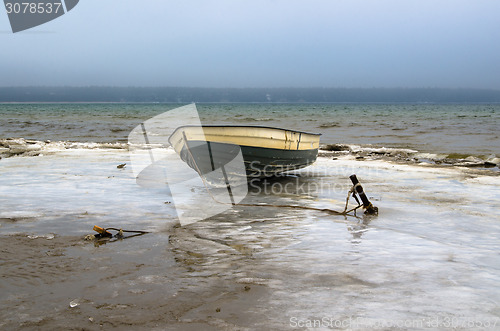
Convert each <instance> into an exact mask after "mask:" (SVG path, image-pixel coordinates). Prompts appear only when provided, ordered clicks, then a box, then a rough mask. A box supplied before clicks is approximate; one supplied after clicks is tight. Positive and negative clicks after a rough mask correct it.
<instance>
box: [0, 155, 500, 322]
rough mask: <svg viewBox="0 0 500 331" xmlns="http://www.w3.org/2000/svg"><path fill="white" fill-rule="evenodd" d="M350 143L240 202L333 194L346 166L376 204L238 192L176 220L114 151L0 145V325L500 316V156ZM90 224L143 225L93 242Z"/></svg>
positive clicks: (343, 189)
mask: <svg viewBox="0 0 500 331" xmlns="http://www.w3.org/2000/svg"><path fill="white" fill-rule="evenodd" d="M358 156H360V155H347V156H342V155H337V154H325V156H324V157H322V158H319V159H318V161H317V163H316V164H315V165H313V166H311V167H308V168H306V169H304V170H303V171H301V172H300V176H295V177H293V176H291V177H289V178H283V179H282V180H283V182H282V185H281V187H288V188H290V189H291V192H273V194H270V195H266V194H265V193H262V194H250V195H249V197H248V199H246V200H245V201H244V202H257V203H262V202H265V203H276V204H279V205H284V204H294V205H295V204H301V205H307V206H312V207H318V208H324V207H327V208H333V209H338V208H340V209H342V207H343V204H344V201H345V200H344V199H345V196H346V193H347V191H348V189H349V188H350V183H349V180H348V176H349V175H350V174H352V173H356V174H358V177H359V178H360V180H361V182H362V184H363V185H364V187H365V189H366V190H367V192H368V194H369V196H370V198H373V202H374V204H375V205H376V206H378V207H379V209H380V214H379V216H378V217H376V218H367V217H359V218H355V217H347V218H345V217H340V216H332V215H327V214H325V213H322V212H319V211H314V210H296V209H287V208H282V209H280V208H259V207H253V208H252V207H245V206H237V207H235V208H233V209H231V210H228V211H226V212H225V213H222V214H220V215H217V216H214V217H212V218H210V219H207V220H204V221H200V222H197V223H193V224H190V225H188V226H183V227H181V226H179V225H177V221H176V220H175V219H173V218H170V217H169V216H168V215H167V214H165V213H164V211H165V210H164V209H165V208H167V209H168V208H172V207H171V205H169V204H165V203H164V201H165V199H166V197H165V196H162V195H161V194H160V195H159V197H158V198H157V199H156V200H155V199H153V197H154V196H155V195H156V194H157V193H161V192H154V191H153V192H152V193H151V195H146V193H145V192H144V191H143V190H142V189H141V188H139V187H138V186H137V185H136V184H135V181H134V180H133V179H131V178H132V176H131V174H130V170H128V167H125V168H124V169H117V165H119V164H122V163H125V162H127V161H126V152H125V151H119V150H118V151H114V150H113V151H73V152H72V151H67V152H64V153H61V154H60V155H59V154H58V155H51V156H44V157H41V158H22V157H20V158H16V157H12V158H8V159H6V160H2V162H4V163H3V165H4V168H3V170H4V171H5V172H6V173H7V172H8V177H6V176H4V177H3V178H0V179H2V180H4V182H3V183H4V184H5V186H4V188H5V189H4V190H3V192H2V194H3V195H2V196H1V198H2V199H3V203H4V206H5V205H9V206H10V210H8V211H4V210H2V211H0V212H1V214H0V230H1V231H2V232H1V235H0V247H1V248H0V250H1V255H0V256H1V258H0V306H1V307H2V309H1V311H0V329H1V330H33V329H43V330H54V329H68V330H104V329H106V330H108V329H116V330H136V329H151V330H245V329H248V330H287V329H305V328H307V323H308V322H309V321H323V319H324V318H326V321H333V319H334V320H335V321H340V322H349V321H351V319H353V320H355V321H357V322H359V323H358V324H355V325H353V324H343V326H341V327H340V328H341V329H342V328H343V329H349V328H351V329H362V330H363V329H370V326H371V327H373V326H377V324H376V323H382V322H383V321H385V322H387V323H389V324H387V325H389V326H391V325H392V326H394V325H396V324H395V323H407V322H408V323H420V324H416V325H417V327H405V328H404V329H415V330H418V329H422V328H423V327H418V326H424V327H427V326H429V329H443V328H445V326H446V324H443V323H446V322H447V321H454V322H457V324H456V325H454V326H455V328H456V329H463V330H466V329H470V327H468V326H470V325H471V324H470V323H473V324H474V323H475V324H474V325H475V326H477V327H480V326H481V325H482V326H485V325H489V326H490V327H489V328H490V329H494V328H493V327H492V326H493V325H494V323H496V325H500V321H499V319H500V304H499V303H500V292H499V291H498V288H500V271H499V269H498V265H500V264H499V263H500V259H499V256H498V250H499V242H500V241H499V238H500V217H499V214H498V210H499V207H500V206H499V202H498V201H500V200H499V199H498V198H499V197H500V191H499V187H500V186H499V177H498V175H497V173H498V172H497V171H495V170H491V169H477V168H463V167H448V166H444V165H440V166H436V165H431V164H427V165H418V164H417V165H415V163H414V162H407V161H404V162H402V163H395V162H392V161H390V162H388V160H385V159H384V158H378V156H377V157H374V156H370V155H365V156H363V157H364V158H363V159H357V157H358ZM361 156H362V155H361ZM333 158H336V159H333ZM370 158H374V159H372V160H370ZM33 160H36V161H37V162H36V163H35V162H33ZM124 160H125V161H124ZM87 169H88V170H89V171H84V170H87ZM491 171H493V172H491ZM485 172H488V174H486V173H485ZM288 183H292V185H291V186H288V185H287V184H288ZM308 184H312V185H311V186H310V188H311V190H310V191H308V192H306V193H304V194H301V193H300V189H299V188H301V187H302V188H304V187H309V186H307V185H308ZM37 185H38V186H37ZM304 185H305V186H304ZM270 187H271V188H272V186H270ZM34 188H37V189H34ZM42 189H45V191H43V190H42ZM40 190H42V191H40ZM39 191H40V192H39ZM116 192H120V194H117V193H116ZM252 193H256V192H252ZM141 196H142V198H141V199H139V197H141ZM131 197H134V198H136V199H137V200H131V199H130V198H131ZM28 203H29V204H28ZM157 206H161V207H162V208H158V210H155V209H154V208H152V207H157ZM127 208H128V209H127ZM2 215H3V216H2ZM94 224H97V225H100V226H104V227H110V226H115V227H122V226H123V227H124V228H125V229H130V230H148V231H151V233H148V234H146V235H143V236H139V237H134V238H130V239H125V240H122V241H115V242H110V243H107V244H105V245H100V246H95V245H94V243H93V242H91V241H85V240H84V239H83V237H84V235H85V234H88V233H91V232H92V225H94ZM134 227H135V228H134ZM69 234H71V235H69ZM363 321H364V322H365V323H364V324H363V323H361V322H363ZM435 321H438V322H440V323H441V324H436V325H437V327H434V328H433V327H432V326H433V325H434V322H435ZM391 323H392V324H391ZM481 323H482V324H481ZM486 323H489V324H486ZM378 325H380V324H378ZM329 326H332V327H331V328H333V326H334V325H333V324H329ZM379 329H391V327H385V328H384V327H379ZM393 329H394V327H393ZM486 329H488V328H486Z"/></svg>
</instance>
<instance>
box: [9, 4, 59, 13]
mask: <svg viewBox="0 0 500 331" xmlns="http://www.w3.org/2000/svg"><path fill="white" fill-rule="evenodd" d="M61 5H62V3H61V2H21V3H19V2H15V3H10V2H7V3H5V8H6V9H7V14H11V13H14V14H21V13H22V14H52V13H55V14H57V13H58V12H59V10H60V9H61Z"/></svg>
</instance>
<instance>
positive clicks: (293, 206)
mask: <svg viewBox="0 0 500 331" xmlns="http://www.w3.org/2000/svg"><path fill="white" fill-rule="evenodd" d="M183 138H184V143H185V145H186V149H187V152H188V153H189V156H190V157H191V159H192V160H193V164H194V166H195V167H196V171H197V172H198V174H200V177H201V179H202V181H203V186H205V189H206V190H207V192H208V194H209V195H210V197H211V198H212V200H214V201H215V202H216V203H220V204H224V205H232V206H234V205H235V204H234V203H231V204H229V203H227V202H224V201H218V200H217V198H216V197H215V196H214V195H213V194H212V192H210V189H209V186H208V184H207V181H206V179H205V177H204V176H203V175H202V174H201V171H200V168H199V167H198V165H197V163H196V160H195V159H194V157H193V154H192V153H191V149H190V148H189V145H188V143H187V139H186V138H185V137H183ZM357 185H360V184H359V183H358V184H357ZM228 186H229V184H228ZM355 188H356V185H355V186H352V187H351V189H350V190H349V192H348V193H347V198H346V202H345V207H344V211H342V212H339V211H336V210H333V209H329V208H315V207H308V206H297V205H263V204H251V203H238V204H237V205H239V206H245V207H274V208H295V209H306V210H316V211H321V212H325V213H329V214H333V215H341V216H353V217H356V210H357V209H358V208H359V207H362V205H361V204H360V203H359V200H358V198H357V197H356V195H355ZM351 194H352V196H353V197H354V198H355V199H356V201H357V202H358V206H356V207H354V208H352V209H350V210H347V206H348V204H349V197H350V195H351ZM353 211H354V215H349V213H351V212H353Z"/></svg>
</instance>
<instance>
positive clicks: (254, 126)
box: [171, 124, 322, 136]
mask: <svg viewBox="0 0 500 331" xmlns="http://www.w3.org/2000/svg"><path fill="white" fill-rule="evenodd" d="M200 127H201V128H205V127H209V128H260V129H274V130H280V131H290V132H296V133H303V134H310V135H313V136H321V135H322V134H321V133H312V132H306V131H299V130H293V129H283V128H277V127H273V126H263V125H217V124H209V125H182V126H179V127H177V128H176V129H175V130H174V132H172V135H173V134H174V133H175V131H177V130H179V129H181V128H200ZM172 135H171V136H172Z"/></svg>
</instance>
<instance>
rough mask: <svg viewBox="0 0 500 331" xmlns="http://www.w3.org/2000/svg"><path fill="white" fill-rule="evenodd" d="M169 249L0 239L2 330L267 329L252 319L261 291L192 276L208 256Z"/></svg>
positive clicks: (152, 239)
mask: <svg viewBox="0 0 500 331" xmlns="http://www.w3.org/2000/svg"><path fill="white" fill-rule="evenodd" d="M197 240H202V239H197ZM167 243H168V235H166V234H148V235H146V236H143V237H141V238H134V239H130V240H123V241H120V242H114V243H108V244H107V245H104V246H100V247H95V246H94V243H93V242H88V241H84V240H83V238H82V237H77V236H71V237H67V236H59V235H56V236H55V237H53V238H52V236H49V237H48V238H46V237H38V238H34V237H33V236H28V235H24V234H19V235H13V236H3V237H0V247H2V248H1V254H2V259H1V260H0V280H1V282H0V288H1V294H0V305H1V306H2V307H3V308H2V310H1V312H0V329H2V330H32V329H44V330H57V329H60V330H62V329H64V330H76V329H77V330H103V329H115V328H116V329H120V330H128V329H139V328H140V329H152V330H155V329H158V330H160V329H161V330H164V329H168V330H220V329H230V330H234V329H240V330H243V329H245V328H246V327H250V328H254V327H255V326H256V325H259V324H260V325H265V317H264V316H257V315H256V314H255V313H252V307H254V306H257V305H259V304H260V302H262V301H265V300H266V297H267V296H268V294H267V293H268V289H266V287H265V286H264V285H262V284H256V283H255V281H253V280H252V279H249V278H248V279H240V280H239V281H238V280H237V281H235V280H229V279H221V278H220V277H219V276H217V275H215V274H214V275H204V276H200V277H194V278H190V277H189V274H191V273H193V272H194V271H193V267H192V265H194V264H195V263H197V262H200V261H199V260H201V259H202V258H203V254H202V253H196V252H191V251H188V252H183V253H178V254H175V255H176V256H173V255H172V254H173V250H171V249H168V248H167V246H168V244H167ZM177 246H179V245H177ZM193 249H195V248H194V247H193ZM228 249H230V248H228ZM174 251H175V249H174ZM174 260H175V261H177V262H174ZM167 269H170V270H167ZM174 269H177V270H174ZM72 306H73V307H72ZM256 321H259V322H258V323H256Z"/></svg>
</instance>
